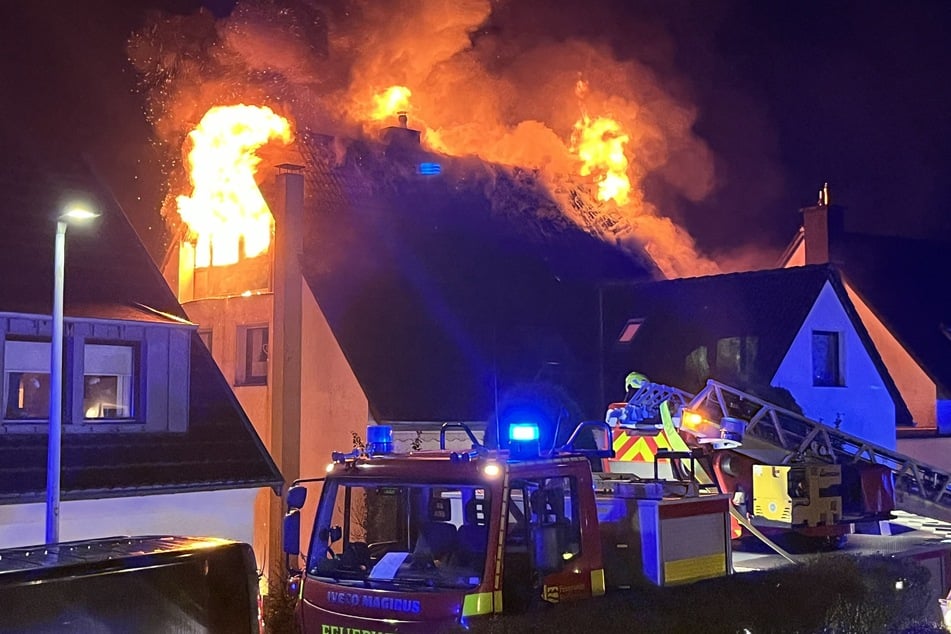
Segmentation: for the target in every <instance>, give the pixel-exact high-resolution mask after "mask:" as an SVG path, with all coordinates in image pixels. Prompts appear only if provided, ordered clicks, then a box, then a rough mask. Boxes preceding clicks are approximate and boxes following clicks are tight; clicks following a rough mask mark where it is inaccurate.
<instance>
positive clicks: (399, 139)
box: [383, 112, 420, 148]
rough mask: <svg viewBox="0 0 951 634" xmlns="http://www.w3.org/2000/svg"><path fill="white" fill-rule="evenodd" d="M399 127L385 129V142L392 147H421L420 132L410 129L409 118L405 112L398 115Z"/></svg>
mask: <svg viewBox="0 0 951 634" xmlns="http://www.w3.org/2000/svg"><path fill="white" fill-rule="evenodd" d="M398 115H399V116H398V118H397V121H399V126H389V127H386V128H383V141H384V142H385V143H387V144H389V145H391V146H397V147H403V148H417V147H419V138H420V134H419V130H413V129H412V128H410V127H409V117H407V115H406V113H405V112H399V113H398Z"/></svg>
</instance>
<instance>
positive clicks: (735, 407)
mask: <svg viewBox="0 0 951 634" xmlns="http://www.w3.org/2000/svg"><path fill="white" fill-rule="evenodd" d="M628 387H629V388H631V390H632V394H631V396H630V398H629V399H628V400H627V401H626V402H623V403H615V404H613V405H611V406H610V407H609V409H608V414H607V421H608V423H609V424H611V425H613V426H614V429H615V431H614V434H615V440H617V438H618V437H619V435H621V434H623V435H627V436H636V435H651V434H657V433H659V432H660V431H661V430H663V429H665V426H664V423H663V420H662V419H663V418H664V417H665V414H664V412H663V411H662V410H663V409H664V408H668V409H669V414H667V415H669V418H670V422H668V424H667V429H668V430H670V428H671V424H672V425H673V427H674V429H675V430H676V431H675V434H674V435H675V436H680V437H683V438H687V439H689V440H690V443H689V444H690V446H691V447H692V448H698V447H703V446H706V447H709V448H711V449H712V450H713V452H716V450H718V449H727V450H733V451H739V452H741V453H742V452H756V451H757V450H762V451H768V452H769V453H770V454H771V456H773V458H774V459H773V460H771V461H770V462H771V464H773V465H779V466H783V465H796V464H804V463H805V464H811V465H819V466H821V465H842V466H849V465H859V466H863V467H868V466H869V465H875V466H877V468H878V470H880V471H886V470H887V473H888V474H890V475H891V478H892V480H893V487H894V490H893V495H894V500H893V503H894V507H895V508H897V509H900V510H902V511H906V512H908V513H913V514H916V515H921V516H925V517H929V518H933V519H937V520H942V521H949V522H951V473H949V472H948V471H946V470H944V469H941V468H939V467H936V466H933V465H929V464H925V463H923V462H920V461H917V460H915V459H913V458H911V457H909V456H906V455H903V454H900V453H898V452H897V451H894V450H891V449H887V448H885V447H881V446H879V445H876V444H874V443H871V442H868V441H866V440H863V439H862V438H859V437H857V436H853V435H851V434H848V433H845V432H843V431H841V430H840V429H837V428H836V427H835V426H829V425H825V424H823V423H820V422H818V421H815V420H811V419H809V418H807V417H806V416H803V415H801V414H798V413H796V412H793V411H791V410H789V409H785V408H782V407H779V406H777V405H774V404H772V403H769V402H767V401H765V400H763V399H761V398H759V397H757V396H754V395H752V394H749V393H747V392H744V391H742V390H739V389H737V388H735V387H731V386H729V385H726V384H724V383H721V382H719V381H715V380H709V381H707V384H706V385H705V387H704V388H703V389H702V390H700V392H698V393H697V394H690V393H687V392H684V391H683V390H679V389H677V388H673V387H670V386H665V385H661V384H656V383H651V382H649V381H646V380H642V381H637V382H636V384H635V385H629V386H628ZM668 435H670V434H669V433H668ZM675 442H676V441H675ZM740 444H742V448H740Z"/></svg>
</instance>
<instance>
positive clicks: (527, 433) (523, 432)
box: [509, 423, 538, 442]
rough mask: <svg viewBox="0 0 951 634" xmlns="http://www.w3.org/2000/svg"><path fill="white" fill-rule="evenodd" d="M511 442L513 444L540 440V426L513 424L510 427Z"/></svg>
mask: <svg viewBox="0 0 951 634" xmlns="http://www.w3.org/2000/svg"><path fill="white" fill-rule="evenodd" d="M509 440H510V441H512V442H531V441H533V440H538V425H536V424H535V423H513V424H512V425H510V426H509Z"/></svg>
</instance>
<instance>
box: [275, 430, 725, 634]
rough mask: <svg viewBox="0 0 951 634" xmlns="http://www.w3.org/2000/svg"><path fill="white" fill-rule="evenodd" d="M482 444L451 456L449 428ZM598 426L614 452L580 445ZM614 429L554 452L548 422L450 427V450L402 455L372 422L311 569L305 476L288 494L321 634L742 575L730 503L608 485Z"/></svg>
mask: <svg viewBox="0 0 951 634" xmlns="http://www.w3.org/2000/svg"><path fill="white" fill-rule="evenodd" d="M452 427H456V428H458V429H459V430H461V431H463V432H465V433H466V434H467V435H468V436H469V439H470V440H471V442H472V449H471V450H470V451H464V452H454V451H447V450H445V436H446V432H447V431H449V430H451V429H452ZM592 431H593V432H594V433H593V436H596V437H598V438H600V439H602V440H603V442H601V443H600V446H601V447H604V448H603V449H597V448H595V449H577V448H576V443H577V444H583V443H578V439H579V438H581V437H582V436H584V435H586V434H590V433H591V432H592ZM609 437H610V428H609V426H608V425H607V424H606V423H604V422H598V423H583V424H582V425H579V426H578V428H577V429H576V430H575V431H574V433H573V434H572V435H571V436H570V437H569V438H568V440H567V442H566V443H565V444H564V445H562V446H561V447H560V448H558V449H555V450H547V451H540V450H539V445H538V439H539V430H538V427H537V425H534V424H513V425H511V426H509V427H508V438H509V442H508V448H507V449H505V450H488V449H486V448H485V447H483V446H482V445H481V444H480V443H479V442H478V441H477V439H476V438H475V436H474V435H473V433H472V432H471V431H470V430H469V428H468V427H466V426H464V425H460V424H451V425H450V424H447V425H444V426H443V429H442V430H441V432H440V447H441V449H440V450H433V451H419V452H412V453H409V454H395V453H393V452H392V439H391V431H390V428H388V427H385V426H371V427H370V428H369V429H368V442H367V446H366V448H365V450H354V451H353V452H351V453H349V454H338V453H335V454H334V456H333V463H332V464H331V465H330V466H329V467H328V472H327V475H326V476H325V477H324V478H320V479H319V481H320V482H321V483H322V487H321V495H320V501H319V503H318V506H317V510H316V520H315V523H314V527H313V533H312V538H311V540H310V546H309V549H308V552H307V553H306V557H304V561H303V567H302V568H298V566H297V565H296V564H295V562H297V561H299V560H300V557H299V550H300V548H299V543H300V509H301V508H302V507H303V505H304V502H305V497H306V488H305V486H306V485H307V484H308V482H312V481H314V480H311V481H304V480H302V481H298V482H297V483H295V486H293V487H291V489H290V490H289V492H288V495H287V504H288V513H287V516H286V518H285V526H284V550H285V551H286V553H287V554H288V555H290V556H292V557H293V560H292V561H291V562H290V563H289V568H290V569H291V571H292V574H293V576H292V588H293V587H295V586H296V588H295V589H296V590H297V591H298V592H299V598H300V600H299V602H298V618H299V620H300V625H301V631H302V632H304V633H305V634H310V633H319V634H329V633H332V634H352V633H356V632H360V633H366V632H415V631H419V632H422V631H426V632H432V631H439V630H440V629H441V628H447V627H449V626H450V624H457V625H465V624H466V623H467V621H468V620H469V619H472V618H475V617H481V616H486V615H492V614H498V613H502V612H505V613H510V612H518V611H524V610H529V609H531V608H532V607H533V606H534V605H536V604H541V603H542V602H562V601H572V600H577V599H584V598H589V597H593V596H598V595H602V594H604V592H605V590H606V589H609V588H612V587H630V586H632V585H635V584H638V583H654V584H657V585H669V584H678V583H686V582H690V581H694V580H698V579H704V578H709V577H715V576H722V575H726V574H728V573H729V571H730V538H729V498H728V496H726V495H719V494H715V493H714V494H711V495H704V496H697V495H684V494H683V492H686V491H687V489H690V488H691V487H684V491H683V492H682V493H681V494H680V495H669V493H670V491H669V490H665V489H664V487H661V486H660V485H659V483H657V482H642V481H639V480H638V479H634V478H628V477H624V476H609V477H601V475H600V474H597V473H593V472H592V463H593V462H594V463H595V464H597V463H598V461H599V460H600V459H603V458H606V457H609V456H611V455H613V450H611V449H610V446H609V444H608V442H609Z"/></svg>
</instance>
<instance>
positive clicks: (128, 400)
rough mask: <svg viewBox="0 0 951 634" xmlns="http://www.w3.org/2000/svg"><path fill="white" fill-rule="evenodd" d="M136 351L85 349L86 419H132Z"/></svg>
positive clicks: (119, 347)
mask: <svg viewBox="0 0 951 634" xmlns="http://www.w3.org/2000/svg"><path fill="white" fill-rule="evenodd" d="M134 368H135V349H134V348H133V347H132V346H129V345H106V344H92V343H90V344H86V346H85V348H84V350H83V417H84V418H86V419H110V420H112V419H117V418H132V416H133V414H134V412H133V407H132V404H133V397H134V392H135V388H134V386H135V373H134Z"/></svg>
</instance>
